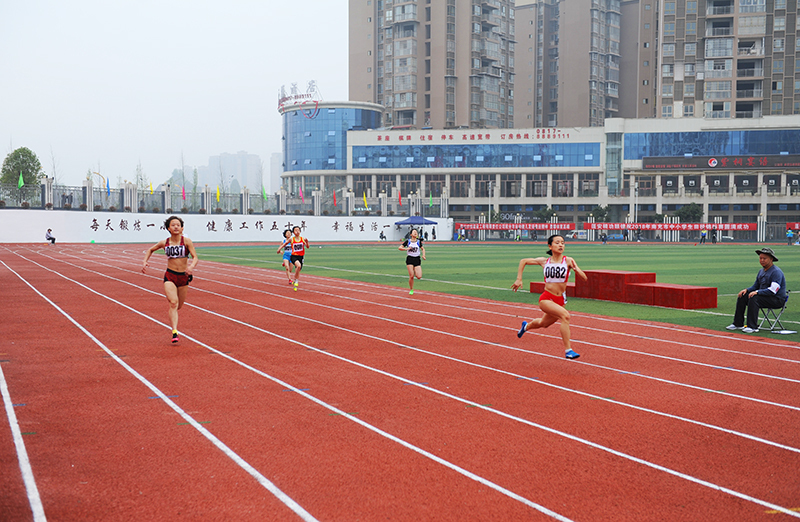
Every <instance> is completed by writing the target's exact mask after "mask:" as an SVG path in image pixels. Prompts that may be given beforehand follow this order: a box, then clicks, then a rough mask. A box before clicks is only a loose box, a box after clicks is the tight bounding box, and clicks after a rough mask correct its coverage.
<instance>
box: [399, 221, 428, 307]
mask: <svg viewBox="0 0 800 522" xmlns="http://www.w3.org/2000/svg"><path fill="white" fill-rule="evenodd" d="M398 250H405V251H406V268H408V295H414V277H416V278H417V279H422V260H421V259H420V256H421V257H422V259H425V247H424V246H422V240H421V239H420V238H419V232H417V230H416V229H413V230H412V231H411V237H409V238H408V239H406V240H405V241H403V244H402V245H400V247H398Z"/></svg>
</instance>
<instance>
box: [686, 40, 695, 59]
mask: <svg viewBox="0 0 800 522" xmlns="http://www.w3.org/2000/svg"><path fill="white" fill-rule="evenodd" d="M683 54H684V55H686V56H695V55H696V54H697V44H696V43H688V42H687V43H686V44H684V46H683Z"/></svg>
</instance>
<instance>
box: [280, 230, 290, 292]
mask: <svg viewBox="0 0 800 522" xmlns="http://www.w3.org/2000/svg"><path fill="white" fill-rule="evenodd" d="M290 237H292V231H291V230H289V229H288V228H287V229H286V230H284V231H283V240H284V241H283V243H281V246H283V262H281V266H282V267H283V268H285V269H286V277H287V278H288V279H289V284H292V264H291V261H290V259H291V258H292V246H291V243H288V242H287V241H288V239H289V238H290ZM278 253H279V254H280V253H281V249H280V248H279V249H278Z"/></svg>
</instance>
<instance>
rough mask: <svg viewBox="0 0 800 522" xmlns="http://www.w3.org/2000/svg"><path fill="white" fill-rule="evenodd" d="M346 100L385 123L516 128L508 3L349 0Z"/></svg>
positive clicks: (491, 0)
mask: <svg viewBox="0 0 800 522" xmlns="http://www.w3.org/2000/svg"><path fill="white" fill-rule="evenodd" d="M349 8H350V13H349V14H350V19H349V22H350V28H349V31H350V35H349V46H350V64H349V69H350V77H349V86H350V101H365V102H372V103H377V104H380V105H383V106H384V107H385V112H384V117H383V122H384V124H385V125H386V126H393V127H403V126H411V127H416V128H425V127H433V128H437V129H447V128H459V127H464V128H507V127H514V125H515V117H514V102H513V99H514V51H515V36H514V30H515V19H514V2H513V0H350V1H349Z"/></svg>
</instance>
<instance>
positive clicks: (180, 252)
mask: <svg viewBox="0 0 800 522" xmlns="http://www.w3.org/2000/svg"><path fill="white" fill-rule="evenodd" d="M164 253H165V254H167V259H179V258H182V257H189V253H188V252H187V251H186V246H185V245H184V244H183V236H181V244H180V245H170V244H169V238H167V244H166V245H164Z"/></svg>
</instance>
